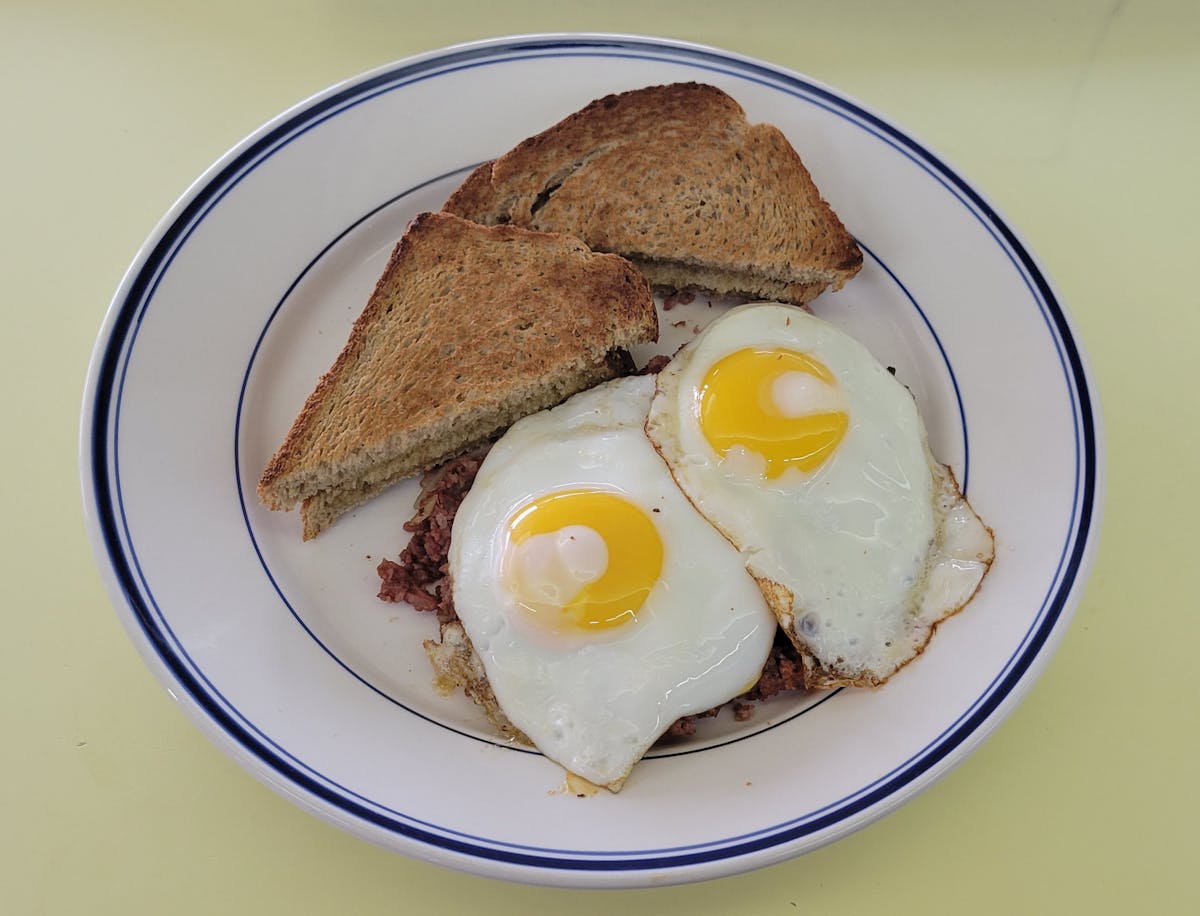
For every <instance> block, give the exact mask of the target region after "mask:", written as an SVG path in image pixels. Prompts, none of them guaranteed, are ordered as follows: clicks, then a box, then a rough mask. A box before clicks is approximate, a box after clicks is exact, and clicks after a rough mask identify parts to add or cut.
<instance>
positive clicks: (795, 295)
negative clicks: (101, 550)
mask: <svg viewBox="0 0 1200 916" xmlns="http://www.w3.org/2000/svg"><path fill="white" fill-rule="evenodd" d="M443 209H445V210H446V211H447V212H450V213H454V214H457V215H459V216H462V217H465V218H467V219H471V220H474V221H476V222H480V223H485V224H488V225H497V224H507V225H513V226H521V227H523V228H526V229H538V230H542V231H548V232H563V233H566V234H568V235H573V236H575V237H576V238H579V239H582V240H583V241H584V242H586V243H587V244H588V245H589V246H590V247H591V248H592V249H594V250H596V251H609V252H615V253H617V254H620V255H622V256H624V257H626V258H628V259H630V260H631V261H633V262H634V263H635V264H637V266H638V267H639V268H640V269H641V270H642V272H643V273H644V275H645V276H646V277H647V278H648V279H649V280H650V282H651V283H652V284H653V285H654V286H655V287H659V288H664V289H703V290H708V291H711V292H715V293H718V294H725V295H737V296H743V297H747V298H757V299H770V300H778V301H784V302H793V303H796V304H803V303H805V302H808V301H810V300H811V299H813V298H815V297H816V296H817V295H818V294H819V293H821V292H822V291H824V290H826V289H838V288H840V287H841V286H842V284H843V283H845V282H846V280H848V279H849V278H850V277H853V276H854V274H855V273H857V272H858V270H859V268H860V267H861V266H862V252H861V251H860V250H859V248H858V245H857V244H856V243H855V241H854V238H853V237H852V236H851V235H850V233H849V232H848V231H847V230H846V228H845V227H844V226H843V225H842V223H841V221H840V220H839V219H838V217H837V216H836V215H835V214H834V212H833V210H832V209H831V208H830V207H829V205H828V204H827V203H826V202H825V200H824V199H823V198H822V197H821V194H820V192H819V191H818V190H817V187H816V185H814V184H813V181H812V178H811V177H810V175H809V173H808V170H807V169H806V168H805V167H804V164H803V163H802V162H801V161H800V157H799V155H797V153H796V151H795V150H794V149H793V148H792V146H791V144H790V143H789V142H788V140H787V138H786V137H784V135H783V134H782V133H781V132H780V131H779V130H778V129H777V128H776V127H773V126H772V125H770V124H750V123H749V122H748V121H747V120H746V115H745V112H744V111H743V110H742V108H741V106H740V105H738V103H737V102H735V101H734V100H733V99H732V98H730V97H729V96H728V95H726V94H725V93H724V92H722V91H721V90H719V89H717V88H715V87H713V86H707V85H702V84H698V83H675V84H672V85H668V86H652V87H649V88H646V89H638V90H635V91H632V92H624V93H621V94H619V95H610V96H606V97H605V98H602V99H598V100H596V101H594V102H592V103H591V104H590V105H588V106H587V107H586V108H583V109H582V110H580V111H578V112H576V113H575V114H573V115H570V116H569V117H567V118H566V119H564V120H563V121H560V122H559V123H558V124H556V125H554V126H553V127H551V128H549V129H548V130H546V131H543V132H542V133H540V134H538V135H537V136H534V137H530V138H529V139H527V140H525V141H523V142H522V143H520V144H519V145H518V146H516V147H515V148H514V149H513V150H512V151H511V152H509V153H507V154H505V155H504V156H501V157H500V158H499V159H496V160H495V161H493V162H486V163H484V164H483V165H481V166H479V167H478V168H477V169H476V170H475V171H474V172H472V174H471V175H470V176H468V178H467V180H466V181H465V182H464V183H463V184H462V185H461V186H460V187H459V188H458V190H457V191H455V192H454V194H453V195H452V196H451V197H450V199H449V200H448V201H447V202H446V205H445V207H444V208H443Z"/></svg>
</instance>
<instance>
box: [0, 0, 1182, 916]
mask: <svg viewBox="0 0 1200 916" xmlns="http://www.w3.org/2000/svg"><path fill="white" fill-rule="evenodd" d="M558 30H590V31H598V30H602V31H622V32H638V33H644V34H653V35H663V36H668V37H676V38H683V39H689V40H693V41H699V42H703V43H708V44H714V45H718V46H721V47H724V48H727V49H731V50H733V51H737V52H742V53H746V54H750V55H754V56H757V57H762V58H765V59H768V60H770V61H772V62H774V63H777V64H779V65H782V66H785V67H790V68H793V69H796V70H799V71H802V72H804V73H807V74H809V75H811V76H813V77H815V78H816V79H819V80H821V81H824V82H826V83H829V84H832V85H834V86H836V87H838V88H840V89H841V90H843V91H845V92H847V93H849V94H851V95H852V96H855V97H857V98H858V99H860V100H861V101H863V102H865V103H866V104H867V105H870V106H872V107H873V108H875V109H876V110H878V111H880V112H883V113H884V114H886V115H887V116H888V117H890V118H891V119H893V120H894V121H896V122H897V123H899V124H900V125H902V126H903V127H905V128H906V129H908V130H910V131H911V132H912V133H914V134H915V135H916V136H917V137H919V138H921V139H922V140H923V141H925V142H926V143H927V144H928V145H929V146H930V147H932V148H933V149H935V150H937V151H940V153H942V154H943V155H944V156H945V157H946V159H947V160H948V161H949V162H950V163H952V164H953V165H954V166H956V167H957V168H958V169H959V170H960V171H961V172H962V173H963V174H964V175H965V176H966V177H967V178H968V179H969V180H971V181H972V182H974V183H975V184H976V185H977V186H979V187H980V188H982V189H983V190H984V191H985V193H987V194H988V195H989V196H990V199H991V200H992V201H993V202H995V204H996V205H997V206H998V207H999V208H1000V210H1001V211H1002V212H1003V213H1005V214H1006V216H1007V217H1008V219H1009V220H1010V221H1011V223H1012V224H1013V225H1014V226H1015V227H1016V229H1017V230H1018V231H1019V232H1020V233H1021V234H1022V235H1023V237H1024V238H1025V240H1026V241H1027V242H1028V243H1029V244H1030V246H1031V247H1032V248H1033V250H1034V251H1035V252H1036V253H1037V254H1038V255H1039V256H1040V258H1041V260H1042V262H1043V264H1044V266H1045V267H1046V269H1047V271H1048V273H1049V274H1050V276H1051V277H1052V278H1053V279H1054V280H1055V282H1056V283H1057V285H1058V288H1059V290H1060V292H1061V293H1062V296H1063V299H1064V301H1065V302H1066V303H1067V305H1068V307H1069V308H1070V309H1071V311H1072V313H1073V316H1074V319H1075V321H1076V323H1077V326H1078V330H1079V334H1080V337H1081V340H1082V343H1083V344H1084V346H1085V347H1086V348H1087V350H1088V352H1089V355H1090V357H1091V361H1092V365H1093V368H1094V370H1095V374H1096V378H1097V380H1098V384H1099V389H1100V395H1101V399H1102V402H1103V409H1104V415H1105V421H1106V425H1107V442H1108V462H1109V463H1108V498H1107V511H1106V518H1105V522H1104V528H1103V538H1102V541H1101V545H1100V550H1099V554H1098V558H1097V562H1096V565H1095V570H1094V574H1093V577H1092V579H1091V582H1090V585H1089V587H1088V589H1087V591H1086V594H1085V597H1084V600H1083V603H1082V606H1081V607H1080V608H1079V611H1078V613H1077V615H1076V617H1075V620H1074V623H1073V625H1072V626H1071V628H1070V630H1069V631H1068V633H1067V635H1066V638H1065V640H1064V641H1063V643H1062V645H1061V648H1060V649H1059V651H1058V653H1057V655H1056V656H1055V657H1054V659H1053V660H1052V662H1051V663H1050V665H1049V667H1048V668H1047V670H1046V672H1045V674H1044V675H1043V676H1042V678H1041V679H1040V680H1039V681H1038V683H1037V684H1036V686H1035V687H1034V689H1033V691H1032V692H1031V694H1030V695H1029V696H1028V698H1027V699H1026V700H1025V702H1024V703H1023V704H1022V705H1021V706H1020V707H1019V708H1018V709H1017V711H1016V713H1015V714H1014V715H1013V716H1012V717H1011V718H1010V719H1008V720H1007V721H1006V722H1005V723H1004V724H1003V725H1002V726H1001V727H1000V728H999V730H998V731H997V732H996V733H995V734H994V735H993V736H992V737H991V738H990V739H989V740H988V741H986V742H985V743H984V744H983V746H982V747H981V749H980V750H979V751H978V752H977V753H975V754H974V755H973V756H971V757H970V758H969V759H968V760H967V761H966V762H965V763H964V764H963V765H962V766H960V767H959V768H957V769H956V770H954V771H953V772H952V773H951V774H950V775H949V776H948V777H946V778H945V779H944V780H943V781H941V782H940V783H938V784H937V785H935V786H934V787H933V788H932V789H931V790H930V791H928V792H926V793H924V794H923V795H921V796H920V797H918V798H917V799H916V800H915V801H913V802H912V803H911V804H908V805H907V806H905V807H903V808H902V809H900V810H899V811H898V812H896V813H894V814H892V815H890V816H888V817H886V818H884V819H883V820H882V821H880V822H878V823H876V824H874V825H872V826H870V827H868V828H867V829H865V830H862V831H860V832H858V833H856V834H854V835H852V836H850V837H849V838H847V839H845V840H843V841H841V842H838V843H836V844H835V845H833V846H830V847H827V848H824V849H822V850H821V851H819V852H816V853H814V854H811V855H808V856H806V857H803V858H801V859H797V860H794V861H790V862H786V863H784V864H780V865H776V866H773V867H770V868H767V869H765V870H762V871H758V872H755V873H751V874H746V875H742V876H739V877H734V878H729V879H723V880H718V881H713V882H708V883H704V884H698V885H689V886H682V887H675V888H666V889H657V890H650V891H613V892H586V893H585V892H565V891H556V890H547V889H541V888H535V887H524V886H516V885H508V884H504V883H499V882H494V881H489V880H484V879H481V878H475V877H470V876H463V875H459V874H456V873H451V872H448V871H445V870H442V869H440V868H436V867H433V866H429V865H425V864H422V863H420V862H416V861H411V860H408V859H406V858H403V857H401V856H399V855H396V854H393V853H390V852H387V851H384V850H381V849H378V848H375V847H373V846H371V845H368V844H367V843H365V842H363V841H361V840H359V839H356V838H354V837H353V836H350V835H348V834H345V833H342V832H340V831H339V830H337V829H335V828H333V827H330V826H327V825H326V824H324V823H323V822H320V821H318V820H316V819H315V818H313V817H310V816H309V815H307V814H304V813H303V812H301V811H300V810H299V809H298V808H296V807H293V806H292V805H291V804H289V803H288V802H287V801H285V800H284V799H283V798H281V797H279V796H277V795H276V794H274V793H273V792H271V791H269V790H268V789H267V788H265V787H264V786H262V785H261V784H259V783H258V782H257V781H256V780H254V779H253V778H251V777H250V776H249V775H247V774H246V773H245V772H244V771H243V770H242V769H240V768H239V767H238V766H237V765H236V764H235V763H233V762H232V761H231V760H229V759H228V758H226V757H225V756H224V755H223V754H222V753H220V752H219V751H218V750H217V749H216V748H215V747H214V746H213V745H211V744H210V743H209V742H208V741H207V740H206V739H205V738H204V737H203V736H202V735H201V733H200V732H199V731H198V730H197V729H196V728H195V727H194V726H193V725H192V724H191V722H190V721H189V720H188V719H187V718H186V717H185V716H184V715H183V713H182V712H181V711H180V710H179V709H178V708H177V707H176V705H175V704H174V703H173V701H172V699H171V698H170V697H169V696H168V695H167V693H166V692H165V691H164V690H163V689H162V688H161V687H160V686H159V684H158V682H157V681H156V680H155V679H154V678H153V677H152V676H151V674H150V672H149V671H148V669H147V668H146V667H145V666H144V665H143V663H142V661H141V660H140V658H139V657H138V655H137V654H136V652H135V651H134V649H133V647H132V645H131V643H130V642H129V640H128V639H127V638H126V635H125V633H124V631H123V630H122V628H121V626H120V624H119V622H118V618H117V615H116V613H115V612H114V610H113V609H112V607H111V605H110V604H109V601H108V598H107V596H106V594H105V592H104V590H103V588H102V586H101V579H100V576H99V574H98V573H97V570H96V567H95V565H94V562H93V559H92V553H91V550H90V547H89V545H88V542H87V539H86V536H85V530H84V524H83V519H82V511H81V507H80V498H79V483H78V470H77V458H76V441H77V427H78V417H79V410H80V402H81V394H82V386H83V381H84V376H85V371H86V366H87V361H88V356H89V352H90V349H91V346H92V343H93V340H94V338H95V335H96V332H97V330H98V329H99V325H100V322H101V319H102V318H103V315H104V312H105V309H106V308H107V306H108V302H109V300H110V298H111V296H112V294H113V292H114V291H115V289H116V287H117V285H118V282H119V281H120V279H121V276H122V273H123V272H124V270H125V268H126V267H127V265H128V264H129V262H130V261H131V259H132V258H133V256H134V254H135V252H136V251H137V249H138V246H139V245H140V244H141V243H142V241H143V240H144V239H145V237H146V236H147V235H148V234H149V232H150V231H151V229H152V228H153V227H154V225H155V224H156V222H157V221H158V220H159V218H160V217H161V216H162V215H163V214H164V213H165V211H166V210H167V209H168V207H169V206H170V205H171V204H172V202H173V201H174V200H175V199H176V198H177V197H178V196H179V195H180V194H181V193H182V192H183V191H184V190H185V189H186V188H187V186H188V185H189V184H190V183H191V182H192V180H193V179H194V178H196V177H197V176H198V175H199V174H200V173H201V172H202V171H203V170H204V169H205V168H206V167H207V166H208V165H209V164H210V163H212V162H213V161H214V160H215V159H217V158H218V157H219V156H220V155H221V154H222V153H224V152H225V151H226V149H228V148H229V147H230V146H232V145H233V144H235V143H236V142H237V141H239V140H240V139H241V138H242V137H243V136H245V135H246V134H248V133H250V132H251V131H252V130H254V129H255V128H256V127H258V126H259V125H260V124H261V123H262V122H264V121H266V120H267V119H268V118H270V117H272V116H273V115H275V114H277V113H278V112H280V111H282V110H284V109H285V108H287V107H289V106H291V105H293V104H294V103H296V102H298V101H300V100H302V99H304V98H305V97H307V96H308V95H310V94H311V93H313V92H316V91H317V90H320V89H322V88H323V87H325V86H327V85H329V84H331V83H334V82H336V81H338V80H341V79H344V78H347V77H350V76H353V75H354V74H356V73H358V72H361V71H363V70H366V69H368V68H371V67H374V66H376V65H380V64H384V63H387V62H390V61H392V60H395V59H398V58H401V57H404V56H406V55H410V54H414V53H417V52H421V51H425V50H430V49H434V48H438V47H442V46H444V45H448V44H453V43H457V42H461V41H465V40H469V39H475V38H482V37H487V36H492V35H503V34H510V33H517V32H534V31H558ZM0 85H2V86H3V89H2V90H0V91H2V92H3V97H4V100H3V123H4V131H3V135H4V142H3V144H2V146H0V186H2V187H3V194H2V195H0V201H2V209H0V233H2V235H0V251H2V252H3V255H2V262H3V265H4V267H3V277H4V303H5V304H4V310H5V311H4V317H5V321H6V322H7V327H6V329H5V331H4V333H2V334H0V348H2V351H3V358H2V359H0V372H2V373H3V384H2V385H0V391H3V392H4V393H3V399H4V400H3V424H4V430H5V433H6V435H5V438H4V447H3V449H2V450H0V451H2V457H0V461H2V462H3V474H2V475H0V479H3V481H4V503H5V505H7V506H8V508H9V515H8V523H7V524H6V525H4V526H3V534H0V538H2V542H0V543H2V546H0V558H2V559H0V563H2V564H3V577H2V581H3V607H4V612H5V613H4V619H5V634H4V638H3V639H2V640H0V734H2V735H3V737H4V742H3V751H2V753H0V761H2V763H0V767H2V772H3V777H4V778H3V780H2V781H0V812H2V816H0V823H2V824H3V826H2V827H0V842H2V844H3V845H2V848H0V912H3V913H6V914H8V913H11V914H25V913H143V912H145V913H150V912H154V913H158V912H163V913H193V912H195V913H200V912H204V913H226V912H255V913H269V912H293V913H300V912H303V913H308V912H313V913H319V912H346V913H375V912H378V913H441V912H444V913H459V912H473V913H494V914H506V913H511V914H517V913H528V912H571V913H609V912H654V913H660V914H671V913H679V914H683V913H688V914H693V913H729V912H737V913H745V914H757V913H775V914H787V913H797V912H800V913H834V912H836V913H867V912H878V913H909V912H912V913H917V912H970V913H1001V914H1012V913H1024V912H1047V913H1051V912H1056V913H1057V912H1065V913H1085V912H1105V913H1114V912H1126V911H1131V910H1132V911H1135V912H1172V913H1182V912H1200V880H1198V879H1197V875H1196V869H1195V864H1196V855H1197V851H1198V850H1200V843H1198V841H1197V840H1196V829H1195V824H1196V822H1197V820H1198V819H1200V790H1198V788H1197V786H1198V784H1200V780H1198V779H1197V772H1198V765H1197V760H1198V759H1200V687H1198V686H1197V685H1198V684H1200V673H1198V670H1200V669H1198V668H1197V664H1196V661H1195V658H1196V653H1197V651H1198V647H1200V622H1198V621H1200V601H1198V600H1197V597H1196V595H1197V587H1196V585H1195V584H1194V582H1193V581H1192V579H1193V575H1192V574H1193V572H1194V571H1195V570H1196V568H1197V565H1198V564H1197V562H1196V558H1195V554H1196V547H1195V539H1194V532H1195V531H1196V528H1197V517H1198V516H1200V499H1198V498H1197V495H1196V492H1197V488H1196V483H1195V474H1196V469H1197V466H1198V465H1197V457H1196V456H1197V452H1198V451H1200V433H1198V431H1197V430H1198V429H1200V410H1198V409H1197V406H1196V405H1197V395H1196V389H1197V370H1196V366H1197V357H1196V342H1197V340H1198V339H1200V307H1198V305H1197V301H1196V294H1195V282H1194V279H1193V278H1194V274H1195V267H1196V261H1197V241H1200V230H1198V229H1197V226H1198V222H1197V214H1198V213H1200V180H1198V179H1197V169H1196V163H1197V162H1200V117H1198V114H1200V107H1198V106H1200V96H1198V94H1197V90H1198V87H1200V5H1197V4H1195V3H1192V2H1187V0H1181V2H1175V3H1168V2H1159V3H1154V2H1137V0H1128V2H1112V3H1108V2H1103V3H1102V2H1091V3H1089V2H1082V0H1079V2H1051V3H1025V2H1022V3H1017V4H1001V3H995V4H989V3H965V2H949V0H947V2H932V0H924V2H913V3H904V4H900V3H897V4H887V3H882V2H880V3H867V2H858V0H832V2H809V3H783V2H779V3H767V2H753V0H740V2H730V3H720V4H706V3H694V2H693V3H681V2H671V3H657V4H654V3H647V2H645V0H635V2H626V0H610V2H608V3H604V4H593V3H588V4H583V3H580V4H569V3H562V2H527V0H510V2H507V3H492V2H472V3H460V4H435V3H428V2H426V3H409V2H388V3H368V2H333V0H326V2H320V0H312V2H298V3H294V4H285V3H265V2H264V3H257V2H239V3H230V2H226V0H217V2H206V3H158V4H156V3H138V2H132V0H129V2H117V0H108V2H93V3H84V2H80V3H65V2H39V3H34V2H13V0H8V2H5V3H3V4H2V5H0ZM1028 447H1029V448H1031V449H1036V448H1037V443H1036V442H1031V443H1028ZM698 803H702V801H701V800H698Z"/></svg>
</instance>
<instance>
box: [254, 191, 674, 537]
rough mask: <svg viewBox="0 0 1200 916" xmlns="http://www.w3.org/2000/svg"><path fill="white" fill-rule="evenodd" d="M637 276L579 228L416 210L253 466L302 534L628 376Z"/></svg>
mask: <svg viewBox="0 0 1200 916" xmlns="http://www.w3.org/2000/svg"><path fill="white" fill-rule="evenodd" d="M657 334H658V320H657V317H656V314H655V310H654V300H653V298H652V296H651V294H650V287H649V286H648V284H647V283H646V281H645V280H644V279H643V278H642V277H641V275H640V274H639V273H638V272H637V270H636V269H635V268H634V267H633V266H632V265H631V264H629V263H628V262H627V261H624V260H622V259H621V258H619V257H616V256H614V255H611V254H597V253H594V252H592V251H589V250H588V249H587V247H586V246H584V245H583V244H582V243H581V242H579V241H578V240H577V239H573V238H569V237H567V236H563V235H554V234H548V233H541V232H532V231H529V230H525V229H521V228H517V227H513V226H497V227H485V226H480V225H478V224H475V223H472V222H468V221H467V220H463V219H459V218H457V217H454V216H450V215H447V214H444V213H424V214H421V215H420V216H418V217H417V219H416V220H415V221H414V222H413V223H412V225H411V226H410V227H409V229H408V231H407V232H406V233H405V235H404V237H403V238H402V239H401V240H400V242H399V243H398V244H397V245H396V248H395V250H394V251H393V252H392V256H391V259H390V260H389V262H388V265H387V269H386V270H385V271H384V273H383V276H382V277H381V278H380V279H379V282H378V284H377V285H376V287H375V291H374V293H373V294H372V295H371V298H370V300H369V301H368V302H367V305H366V308H365V309H364V310H363V312H362V314H361V315H360V316H359V317H358V320H357V321H355V323H354V327H353V329H352V330H351V332H350V338H349V340H348V341H347V342H346V345H345V347H344V348H343V350H342V352H341V353H340V354H339V356H338V357H337V360H336V361H335V362H334V364H333V367H332V368H331V369H330V370H329V371H328V372H327V373H326V374H325V375H324V376H322V377H321V379H320V381H319V382H318V383H317V386H316V389H315V390H314V391H313V392H312V394H311V395H309V397H308V400H307V401H306V402H305V404H304V407H303V408H302V409H301V411H300V414H299V416H297V417H296V420H295V422H294V423H293V424H292V427H291V430H290V431H289V432H288V434H287V436H286V438H285V439H284V441H283V444H282V445H281V446H280V447H279V450H278V451H277V452H276V453H275V455H274V457H272V458H271V460H270V462H269V463H268V464H267V467H266V469H265V470H264V471H263V475H262V478H261V479H260V480H259V483H258V496H259V499H260V500H261V501H262V502H263V503H264V504H265V505H266V506H268V507H270V508H271V509H282V510H285V509H290V508H292V507H294V506H295V505H296V503H298V502H303V504H304V505H303V509H302V515H303V520H304V538H305V540H308V539H310V538H312V537H315V536H316V535H317V534H318V533H319V532H320V531H321V530H322V529H324V528H325V527H326V526H327V525H329V524H330V523H331V522H332V521H333V520H334V519H335V518H337V517H338V516H339V515H341V514H342V513H344V512H346V511H347V510H349V509H351V508H353V507H355V506H357V505H358V504H360V503H362V502H364V501H365V500H367V499H369V498H371V497H372V496H374V495H375V494H377V493H378V492H380V491H381V490H383V489H384V488H386V487H387V486H389V485H390V484H392V483H394V482H395V481H398V480H401V479H403V478H406V477H410V476H412V475H414V474H417V473H419V472H421V471H424V470H427V469H429V468H431V467H434V466H436V465H438V464H440V463H442V462H443V461H445V460H447V459H448V458H451V457H453V456H454V455H457V454H459V453H461V452H464V451H466V450H468V449H470V448H472V447H474V446H476V445H478V444H479V443H481V442H484V441H486V440H487V439H489V438H491V437H493V436H495V435H496V434H497V433H499V432H500V431H501V430H503V429H505V428H506V427H508V426H510V425H511V424H512V423H513V422H515V421H516V420H517V419H519V418H520V417H523V416H525V415H527V414H530V413H534V412H536V411H539V410H543V409H545V408H547V407H551V406H554V405H555V404H558V403H559V402H560V401H563V400H565V399H566V398H568V397H569V396H570V395H572V394H574V393H575V392H576V391H580V390H582V389H584V388H588V387H591V386H592V385H595V384H598V383H599V382H601V381H605V380H607V379H610V378H614V377H616V376H618V375H621V374H623V373H626V372H628V371H631V369H632V363H631V361H630V360H629V358H628V355H627V354H625V352H624V348H625V347H629V346H631V345H633V344H636V343H642V342H646V341H653V340H655V339H656V337H657Z"/></svg>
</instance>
